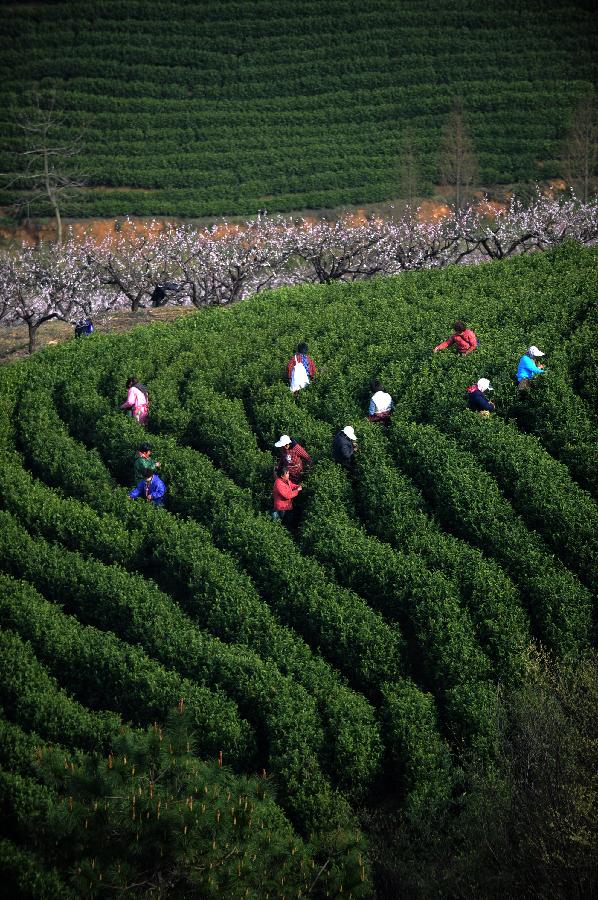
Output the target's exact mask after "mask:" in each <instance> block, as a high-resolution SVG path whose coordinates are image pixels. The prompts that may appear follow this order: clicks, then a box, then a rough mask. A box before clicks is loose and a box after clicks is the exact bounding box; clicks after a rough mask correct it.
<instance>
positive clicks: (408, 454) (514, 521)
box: [390, 420, 591, 654]
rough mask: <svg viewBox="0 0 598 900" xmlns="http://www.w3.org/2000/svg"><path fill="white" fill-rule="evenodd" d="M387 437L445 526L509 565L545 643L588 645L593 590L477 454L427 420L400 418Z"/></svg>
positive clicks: (562, 647)
mask: <svg viewBox="0 0 598 900" xmlns="http://www.w3.org/2000/svg"><path fill="white" fill-rule="evenodd" d="M390 437H391V439H392V441H391V444H392V447H393V451H394V454H395V458H396V459H397V462H398V463H399V464H400V466H401V467H402V468H404V469H406V471H408V472H409V473H410V474H411V475H412V476H413V477H414V478H415V479H416V480H417V481H418V482H419V484H420V485H421V487H422V490H423V491H424V493H425V494H426V495H427V496H428V497H429V498H430V500H431V502H433V504H434V509H435V511H436V513H437V515H438V517H439V519H440V521H441V522H442V523H443V524H444V525H445V527H447V528H448V529H449V530H453V531H455V532H456V533H457V534H460V535H462V536H466V537H467V539H468V540H471V541H473V542H474V543H476V544H477V545H478V546H479V547H480V548H481V549H484V550H485V552H487V553H489V554H491V555H492V556H494V557H495V558H496V559H497V560H498V561H499V562H501V564H503V565H505V566H506V567H507V568H508V569H509V571H510V572H511V573H512V575H513V578H514V579H515V580H516V582H517V584H518V585H519V587H520V589H521V591H522V595H523V597H524V599H525V601H526V604H527V606H528V610H529V613H530V615H531V617H532V621H533V622H534V624H535V626H536V628H537V629H538V632H539V635H540V636H541V638H542V639H543V640H544V641H546V643H547V644H548V646H550V647H552V648H554V649H555V650H557V651H558V652H559V653H562V654H566V653H569V652H574V651H576V650H578V649H579V648H580V647H583V646H584V645H586V644H587V642H588V640H589V637H590V621H591V597H590V594H589V593H588V591H587V590H585V589H584V588H583V587H582V585H581V584H580V583H579V582H578V581H577V580H576V579H575V578H574V577H573V576H572V575H571V574H570V573H569V572H568V571H567V570H566V569H564V568H562V567H560V566H559V565H557V563H556V561H555V560H553V558H551V556H550V554H549V553H548V552H547V551H546V548H545V547H544V546H543V544H542V542H541V540H540V539H539V537H538V536H537V535H536V534H535V533H534V532H531V531H529V529H528V528H527V527H526V526H525V525H524V523H523V522H522V521H521V519H520V518H519V517H518V516H516V514H515V513H514V512H513V510H512V508H511V507H510V505H509V504H508V503H507V502H506V501H505V500H504V498H503V497H502V495H501V494H500V492H499V490H498V487H497V486H496V482H495V481H494V480H493V479H492V477H491V476H490V475H488V474H487V473H485V472H483V471H480V469H479V467H478V466H477V465H476V463H475V458H474V457H473V456H471V454H469V453H466V452H465V451H461V450H459V449H458V448H457V446H456V444H455V442H454V441H453V440H451V439H449V438H447V437H445V436H444V435H442V434H441V433H440V432H439V431H438V430H437V429H436V428H433V427H431V426H427V425H416V424H412V423H411V424H410V423H407V422H401V421H399V420H395V421H394V422H393V423H392V424H391V426H390Z"/></svg>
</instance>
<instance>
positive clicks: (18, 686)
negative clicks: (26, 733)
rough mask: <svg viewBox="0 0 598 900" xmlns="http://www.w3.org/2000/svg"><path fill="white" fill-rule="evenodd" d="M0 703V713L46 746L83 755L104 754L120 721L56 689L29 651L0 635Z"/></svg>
mask: <svg viewBox="0 0 598 900" xmlns="http://www.w3.org/2000/svg"><path fill="white" fill-rule="evenodd" d="M0 650H1V652H0V675H1V676H2V677H1V678H0V702H1V703H2V708H3V710H4V713H5V714H6V715H8V716H10V717H11V718H12V719H14V720H16V721H18V722H19V723H20V725H21V726H22V727H23V728H27V729H31V730H33V731H36V732H37V733H38V734H39V735H41V736H42V737H43V738H45V739H46V740H48V741H58V742H59V743H63V744H64V745H65V746H69V747H81V748H83V749H87V750H95V749H100V748H109V747H110V746H111V744H112V741H113V739H114V736H115V735H116V734H117V732H118V730H119V729H120V727H121V719H120V716H117V715H116V714H114V713H109V712H92V711H91V710H89V709H86V708H85V707H84V706H83V705H82V704H81V703H78V702H77V701H76V700H74V699H73V698H72V697H70V696H69V695H68V694H67V692H66V691H65V690H64V689H63V688H61V687H59V686H58V683H57V681H56V679H55V678H53V677H52V676H51V675H50V674H49V672H48V671H47V669H46V668H45V667H44V666H42V664H41V663H40V662H39V661H38V660H37V658H36V656H35V654H34V653H33V650H32V649H31V646H30V645H29V644H28V643H26V642H25V641H23V640H22V639H21V638H20V637H19V636H18V635H17V634H15V633H14V632H13V631H10V630H4V629H1V630H0Z"/></svg>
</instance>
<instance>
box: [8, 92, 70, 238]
mask: <svg viewBox="0 0 598 900" xmlns="http://www.w3.org/2000/svg"><path fill="white" fill-rule="evenodd" d="M18 125H19V128H20V129H21V131H22V133H23V147H24V149H23V150H22V151H20V152H19V154H18V156H19V160H18V162H17V166H18V167H19V168H20V169H22V171H19V172H17V174H16V175H14V177H13V178H12V180H11V181H10V182H9V185H10V186H13V187H15V189H16V199H15V201H14V204H13V206H14V208H15V210H16V211H17V212H18V213H19V214H22V212H23V210H28V209H29V208H30V207H31V206H32V205H35V204H38V203H40V202H41V203H45V204H47V205H48V206H49V207H50V209H51V210H52V215H53V216H54V218H55V220H56V239H57V241H58V243H61V242H62V233H63V225H62V215H63V210H64V207H65V206H66V204H67V203H69V202H72V199H73V197H74V196H75V193H76V191H77V189H79V188H81V187H83V186H84V184H85V183H86V180H87V179H86V177H85V176H84V175H83V174H82V173H81V172H80V171H79V167H78V164H79V158H80V156H81V153H82V151H83V134H82V132H78V133H76V134H73V133H69V135H68V137H65V133H66V128H65V121H64V114H63V113H62V112H61V111H60V110H58V109H57V108H56V97H55V95H53V94H52V95H49V96H48V97H42V96H41V95H40V94H34V95H33V106H32V109H31V110H30V111H28V112H27V113H26V114H25V115H24V117H23V119H22V120H21V121H20V122H19V123H18Z"/></svg>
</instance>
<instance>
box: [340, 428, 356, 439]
mask: <svg viewBox="0 0 598 900" xmlns="http://www.w3.org/2000/svg"><path fill="white" fill-rule="evenodd" d="M343 432H344V434H346V435H347V437H348V438H349V440H351V441H356V440H357V435H356V434H355V431H354V430H353V426H352V425H345V427H344V428H343Z"/></svg>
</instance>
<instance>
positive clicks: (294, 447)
mask: <svg viewBox="0 0 598 900" xmlns="http://www.w3.org/2000/svg"><path fill="white" fill-rule="evenodd" d="M274 446H275V447H277V448H278V449H279V450H280V459H279V460H278V463H277V464H276V469H280V468H281V467H282V466H285V467H286V468H287V469H288V470H289V476H290V479H291V481H292V482H293V484H301V479H302V477H303V469H304V464H305V463H307V465H310V464H311V463H312V462H313V460H312V458H311V456H310V455H309V453H308V452H307V450H305V449H304V448H303V447H302V446H301V444H298V443H297V441H294V440H293V439H292V438H291V437H289V435H288V434H283V435H281V436H280V438H279V439H278V440H277V441H276V443H275V444H274Z"/></svg>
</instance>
